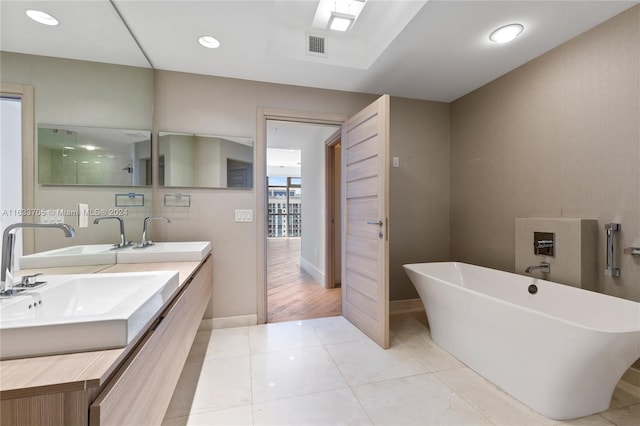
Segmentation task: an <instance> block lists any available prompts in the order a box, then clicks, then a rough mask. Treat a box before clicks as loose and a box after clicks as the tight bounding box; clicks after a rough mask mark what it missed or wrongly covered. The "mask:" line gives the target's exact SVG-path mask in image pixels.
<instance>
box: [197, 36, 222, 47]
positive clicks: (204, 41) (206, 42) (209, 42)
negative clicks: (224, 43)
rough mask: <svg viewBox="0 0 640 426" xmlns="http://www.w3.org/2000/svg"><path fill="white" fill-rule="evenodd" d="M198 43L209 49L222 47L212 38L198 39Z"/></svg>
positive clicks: (203, 37)
mask: <svg viewBox="0 0 640 426" xmlns="http://www.w3.org/2000/svg"><path fill="white" fill-rule="evenodd" d="M198 43H200V44H201V45H203V46H204V47H206V48H208V49H217V48H218V47H220V42H219V41H218V40H216V39H215V38H213V37H211V36H202V37H200V38H199V39H198Z"/></svg>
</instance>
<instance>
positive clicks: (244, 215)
mask: <svg viewBox="0 0 640 426" xmlns="http://www.w3.org/2000/svg"><path fill="white" fill-rule="evenodd" d="M236 222H253V210H244V209H236Z"/></svg>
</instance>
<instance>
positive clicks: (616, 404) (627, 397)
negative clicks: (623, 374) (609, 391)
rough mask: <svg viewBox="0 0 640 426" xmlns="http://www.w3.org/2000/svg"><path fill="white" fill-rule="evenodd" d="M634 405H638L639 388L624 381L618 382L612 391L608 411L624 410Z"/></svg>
mask: <svg viewBox="0 0 640 426" xmlns="http://www.w3.org/2000/svg"><path fill="white" fill-rule="evenodd" d="M636 404H640V387H638V386H634V385H632V384H631V383H628V382H625V381H620V382H618V384H617V385H616V388H615V390H614V391H613V397H612V398H611V405H610V406H609V409H610V410H611V409H617V408H624V407H628V406H630V405H636Z"/></svg>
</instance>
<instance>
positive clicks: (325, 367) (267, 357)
mask: <svg viewBox="0 0 640 426" xmlns="http://www.w3.org/2000/svg"><path fill="white" fill-rule="evenodd" d="M251 371H252V374H251V383H252V385H251V386H252V393H253V401H254V403H258V402H266V401H273V400H277V399H281V398H290V397H294V396H301V395H306V394H309V393H315V392H322V391H327V390H333V389H340V388H346V387H347V383H346V382H345V380H344V378H343V377H342V375H341V374H340V371H339V370H338V368H337V367H336V365H335V363H334V362H333V360H332V359H331V357H330V356H329V354H328V353H327V351H326V350H325V349H324V348H322V347H313V348H302V349H290V350H285V351H280V352H269V353H264V354H255V355H252V356H251Z"/></svg>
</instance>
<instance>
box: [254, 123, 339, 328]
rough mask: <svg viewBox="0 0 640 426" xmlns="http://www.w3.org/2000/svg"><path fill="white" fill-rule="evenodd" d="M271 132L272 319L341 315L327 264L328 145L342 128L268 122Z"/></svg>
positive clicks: (268, 241)
mask: <svg viewBox="0 0 640 426" xmlns="http://www.w3.org/2000/svg"><path fill="white" fill-rule="evenodd" d="M266 129H267V139H266V142H267V158H266V165H267V168H266V175H267V181H266V183H267V185H266V192H267V193H266V199H267V229H266V254H267V256H266V257H267V261H266V269H267V273H266V287H267V289H266V293H267V294H266V307H267V321H268V322H281V321H292V320H301V319H311V318H319V317H326V316H335V315H340V314H341V294H340V289H339V288H331V289H328V288H326V286H327V285H326V282H327V273H326V265H325V264H326V261H325V256H326V254H325V253H326V243H325V239H326V232H327V230H326V226H325V216H326V209H327V206H326V200H325V185H326V181H325V141H326V140H327V138H328V137H329V136H330V135H331V134H334V133H335V132H336V129H338V127H337V126H336V125H326V124H319V123H305V122H292V121H286V120H267V123H266ZM331 281H333V280H331Z"/></svg>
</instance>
